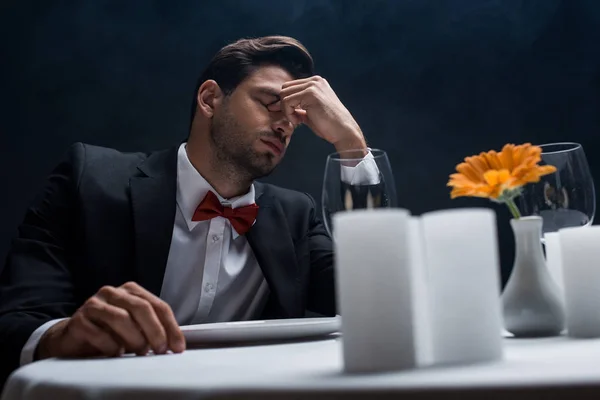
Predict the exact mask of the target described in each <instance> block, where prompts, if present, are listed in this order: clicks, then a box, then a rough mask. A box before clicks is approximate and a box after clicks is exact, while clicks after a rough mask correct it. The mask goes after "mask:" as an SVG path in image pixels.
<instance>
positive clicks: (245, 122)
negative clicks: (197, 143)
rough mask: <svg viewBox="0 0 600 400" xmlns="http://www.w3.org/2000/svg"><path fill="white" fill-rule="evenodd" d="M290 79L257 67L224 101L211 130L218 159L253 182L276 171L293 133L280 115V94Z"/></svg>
mask: <svg viewBox="0 0 600 400" xmlns="http://www.w3.org/2000/svg"><path fill="white" fill-rule="evenodd" d="M293 79H294V78H293V77H292V76H291V75H290V74H289V73H288V72H287V71H285V70H284V69H282V68H280V67H276V66H264V67H260V68H259V69H258V70H256V71H255V72H254V73H253V74H252V75H250V76H249V77H248V78H246V79H245V80H244V81H243V82H242V83H241V84H240V85H238V87H237V88H236V89H235V90H234V91H233V92H232V93H231V94H230V95H229V96H228V97H226V98H225V99H224V101H223V102H222V103H221V106H220V107H219V108H218V109H216V110H215V114H214V117H213V123H212V126H211V139H212V141H213V144H214V145H215V150H216V153H217V157H218V158H219V159H221V160H222V161H224V162H228V163H230V165H233V166H235V168H236V169H238V170H239V171H240V172H242V173H248V174H249V175H250V177H251V178H252V179H256V178H260V177H263V176H266V175H268V174H270V173H271V172H272V171H273V169H275V167H276V166H277V165H278V164H279V162H280V161H281V159H282V158H283V155H284V154H285V150H286V148H287V146H288V144H289V142H290V138H291V136H292V133H293V131H294V126H293V125H292V124H291V123H290V122H289V121H288V120H287V119H286V118H285V115H284V113H283V112H282V111H281V107H280V104H279V103H278V101H279V92H280V91H281V86H282V85H283V84H284V83H285V82H288V81H291V80H293Z"/></svg>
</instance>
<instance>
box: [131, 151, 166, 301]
mask: <svg viewBox="0 0 600 400" xmlns="http://www.w3.org/2000/svg"><path fill="white" fill-rule="evenodd" d="M177 150H178V148H177V147H175V148H172V149H169V150H165V151H162V152H158V153H153V154H151V155H150V156H149V157H148V159H147V160H146V161H145V162H144V163H143V164H141V165H140V166H139V167H138V169H139V170H140V171H141V172H142V173H143V175H142V176H138V177H133V178H131V180H130V188H131V207H132V210H133V222H134V229H135V271H136V281H137V283H138V284H140V285H141V286H142V287H144V288H145V289H147V290H148V291H150V292H152V293H154V294H155V295H157V296H159V295H160V290H161V287H162V282H163V278H164V274H165V268H166V265H167V258H168V256H169V249H170V246H171V237H172V235H173V224H174V221H175V208H176V191H177Z"/></svg>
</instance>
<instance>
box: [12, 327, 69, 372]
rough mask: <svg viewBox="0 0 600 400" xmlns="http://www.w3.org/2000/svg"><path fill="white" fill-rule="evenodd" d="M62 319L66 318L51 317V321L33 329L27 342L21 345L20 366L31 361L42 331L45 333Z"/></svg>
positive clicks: (42, 333)
mask: <svg viewBox="0 0 600 400" xmlns="http://www.w3.org/2000/svg"><path fill="white" fill-rule="evenodd" d="M64 319H67V318H59V319H53V320H51V321H48V322H46V323H45V324H43V325H42V326H40V327H39V328H37V329H36V330H35V331H33V333H32V334H31V336H29V339H28V340H27V343H25V346H23V349H22V350H21V362H20V366H21V367H22V366H23V365H26V364H30V363H32V362H33V356H34V354H35V350H36V349H37V346H38V344H39V343H40V339H41V338H42V336H43V335H44V333H46V331H47V330H48V329H50V328H51V327H53V326H54V325H55V324H57V323H58V322H60V321H62V320H64Z"/></svg>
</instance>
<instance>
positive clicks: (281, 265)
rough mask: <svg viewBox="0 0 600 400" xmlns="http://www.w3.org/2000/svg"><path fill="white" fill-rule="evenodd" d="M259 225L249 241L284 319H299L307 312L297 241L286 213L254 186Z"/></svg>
mask: <svg viewBox="0 0 600 400" xmlns="http://www.w3.org/2000/svg"><path fill="white" fill-rule="evenodd" d="M255 189H256V204H257V205H258V206H259V209H258V215H257V217H256V222H255V223H254V225H253V226H252V228H251V229H250V230H249V231H248V233H247V234H246V238H247V240H248V243H249V244H250V247H251V248H252V251H253V252H254V256H255V257H256V259H257V261H258V264H259V265H260V268H261V269H262V271H263V274H264V276H265V279H266V280H267V283H268V284H269V288H270V290H271V293H272V295H273V296H275V298H276V300H277V302H278V303H279V305H280V307H281V309H282V310H281V311H282V313H283V315H282V316H283V317H300V316H302V315H303V313H304V310H303V309H302V304H301V302H300V301H299V298H298V296H299V293H300V291H299V289H300V288H299V287H298V285H299V280H298V278H299V277H298V263H297V260H296V255H295V250H294V242H293V240H292V237H291V234H290V232H289V230H288V229H286V228H285V227H287V225H288V223H287V221H286V218H285V214H284V213H283V210H282V209H281V206H280V205H279V203H278V202H277V201H276V199H274V198H273V197H271V196H269V195H266V194H263V189H264V187H263V185H262V184H260V183H255Z"/></svg>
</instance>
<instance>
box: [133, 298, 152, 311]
mask: <svg viewBox="0 0 600 400" xmlns="http://www.w3.org/2000/svg"><path fill="white" fill-rule="evenodd" d="M131 307H132V308H133V309H134V310H135V311H138V312H143V313H150V312H152V305H150V303H149V302H148V301H146V300H144V299H135V300H133V301H132V304H131Z"/></svg>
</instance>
